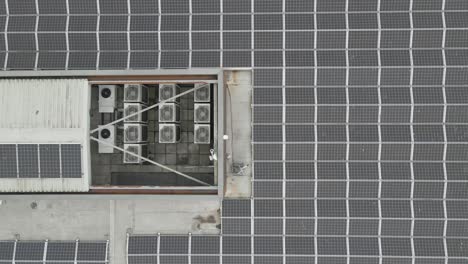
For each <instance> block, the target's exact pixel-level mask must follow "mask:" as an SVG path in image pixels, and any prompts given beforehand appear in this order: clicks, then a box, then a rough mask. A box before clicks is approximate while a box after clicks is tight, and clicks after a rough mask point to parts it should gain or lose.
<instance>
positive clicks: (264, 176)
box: [253, 146, 468, 181]
mask: <svg viewBox="0 0 468 264" xmlns="http://www.w3.org/2000/svg"><path fill="white" fill-rule="evenodd" d="M395 147H396V148H395V150H397V149H399V148H400V147H405V146H395ZM405 153H406V151H405ZM400 155H403V153H401V154H399V153H398V152H397V151H395V155H394V158H393V159H402V158H403V159H405V161H404V162H380V163H378V162H317V163H314V162H284V163H283V162H258V161H256V162H254V164H253V173H254V176H253V177H254V179H256V180H286V181H287V180H314V179H317V180H318V181H320V180H346V179H347V178H349V179H353V180H359V179H360V180H379V175H380V179H382V180H388V181H391V180H396V181H405V180H406V181H409V180H421V181H442V180H447V181H466V180H467V179H466V171H467V170H468V164H466V163H450V162H446V163H442V162H441V161H438V162H430V163H429V162H412V163H410V162H409V157H408V156H403V157H402V158H398V156H400ZM407 155H409V154H407ZM315 167H317V169H316V168H315ZM283 171H284V173H285V174H284V175H283ZM316 173H317V175H316ZM348 175H349V177H348ZM444 175H446V177H447V178H446V179H445V176H444Z"/></svg>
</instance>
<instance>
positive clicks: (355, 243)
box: [349, 237, 379, 256]
mask: <svg viewBox="0 0 468 264" xmlns="http://www.w3.org/2000/svg"><path fill="white" fill-rule="evenodd" d="M378 246H379V243H378V238H367V237H351V238H349V253H350V254H351V255H359V256H377V255H379V248H378Z"/></svg>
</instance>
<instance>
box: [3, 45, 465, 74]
mask: <svg viewBox="0 0 468 264" xmlns="http://www.w3.org/2000/svg"><path fill="white" fill-rule="evenodd" d="M23 43H25V42H23ZM395 52H396V53H397V54H395V53H394V52H393V51H392V52H390V53H391V54H393V55H392V56H399V55H398V54H399V53H401V52H400V51H395ZM467 52H468V51H467ZM286 53H288V56H287V57H286V60H287V63H286V67H312V66H313V65H314V59H313V58H314V55H313V54H314V52H313V51H287V52H286ZM404 53H407V52H406V51H404ZM5 54H6V53H0V61H2V62H3V61H4V60H5ZM98 54H99V56H98ZM255 54H257V55H256V56H259V57H257V59H256V61H257V63H255V62H254V63H253V65H252V52H250V51H224V52H219V51H193V52H191V53H189V52H188V51H172V52H171V51H166V52H161V53H158V52H121V51H118V52H112V51H107V52H99V53H98V52H96V51H94V52H81V51H76V52H70V53H69V54H67V52H44V51H43V52H38V53H36V52H30V51H25V52H10V53H8V61H7V63H6V68H7V69H33V68H36V58H37V68H38V69H64V68H65V67H68V69H94V68H99V69H127V68H129V69H139V68H158V67H161V68H189V67H220V65H221V60H222V61H223V63H222V67H267V66H271V65H276V66H281V65H282V64H283V63H282V59H281V58H282V56H281V58H280V54H281V52H279V53H278V54H273V55H274V56H273V57H270V55H272V54H271V52H269V51H257V52H255ZM129 55H130V59H129ZM331 55H333V54H331ZM335 55H336V54H335ZM159 56H160V57H161V58H160V59H159V60H160V63H158V57H159ZM327 56H328V55H327ZM457 56H458V55H457ZM463 56H464V55H463V54H462V56H458V57H455V56H454V60H456V61H457V62H454V64H453V65H451V66H466V65H468V63H466V62H465V61H463V60H462V59H463V58H464V57H463ZM67 57H68V63H67ZM360 58H365V56H363V57H360ZM421 58H423V60H424V61H427V60H430V57H426V56H424V57H421ZM329 59H331V60H329ZM340 60H341V59H340ZM272 61H274V62H273V63H272V64H270V62H272ZM324 62H325V65H318V66H317V67H332V66H335V67H341V66H344V65H341V64H342V62H341V61H337V60H334V59H333V58H328V57H327V58H325V57H324ZM400 62H401V65H400ZM406 62H407V58H403V59H398V57H390V55H389V63H388V67H395V66H399V65H400V66H401V67H404V66H409V64H408V65H407V64H406ZM1 64H3V63H1ZM332 64H336V65H332ZM340 65H341V66H340ZM352 67H354V66H352ZM356 67H359V66H356Z"/></svg>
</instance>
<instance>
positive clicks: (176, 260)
mask: <svg viewBox="0 0 468 264" xmlns="http://www.w3.org/2000/svg"><path fill="white" fill-rule="evenodd" d="M159 263H160V264H185V263H187V264H188V256H160V257H159Z"/></svg>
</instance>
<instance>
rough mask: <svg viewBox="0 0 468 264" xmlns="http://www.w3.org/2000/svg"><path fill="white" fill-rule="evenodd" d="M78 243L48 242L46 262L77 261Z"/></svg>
mask: <svg viewBox="0 0 468 264" xmlns="http://www.w3.org/2000/svg"><path fill="white" fill-rule="evenodd" d="M75 250H76V242H48V243H47V252H46V254H47V255H46V260H47V261H49V260H61V261H74V260H75Z"/></svg>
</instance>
